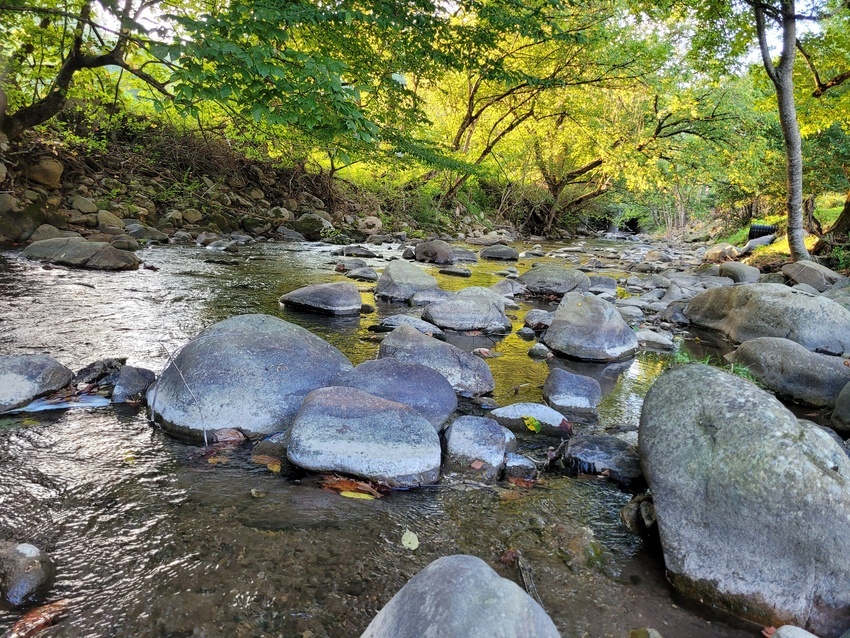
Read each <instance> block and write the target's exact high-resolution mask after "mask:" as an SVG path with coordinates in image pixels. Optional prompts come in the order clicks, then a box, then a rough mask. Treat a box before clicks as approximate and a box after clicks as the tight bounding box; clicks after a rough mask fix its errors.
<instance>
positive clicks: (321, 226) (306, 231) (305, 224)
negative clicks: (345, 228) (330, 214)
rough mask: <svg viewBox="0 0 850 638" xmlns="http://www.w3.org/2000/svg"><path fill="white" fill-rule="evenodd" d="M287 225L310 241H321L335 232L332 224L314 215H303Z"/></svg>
mask: <svg viewBox="0 0 850 638" xmlns="http://www.w3.org/2000/svg"><path fill="white" fill-rule="evenodd" d="M286 225H287V226H288V227H289V228H291V229H292V230H294V231H295V232H296V233H300V234H301V235H303V236H304V237H306V238H307V239H308V240H310V241H321V240H322V239H324V237H325V236H326V235H327V234H328V233H332V232H333V231H334V226H333V224H332V223H330V222H329V221H328V220H327V219H325V218H324V217H321V216H319V215H316V214H314V213H306V214H304V215H301V217H299V218H298V219H296V220H295V221H292V222H287V223H286Z"/></svg>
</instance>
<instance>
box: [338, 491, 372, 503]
mask: <svg viewBox="0 0 850 638" xmlns="http://www.w3.org/2000/svg"><path fill="white" fill-rule="evenodd" d="M339 495H340V496H345V497H346V498H362V499H365V500H368V501H372V500H375V497H374V496H372V495H371V494H364V493H363V492H347V491H346V492H340V493H339Z"/></svg>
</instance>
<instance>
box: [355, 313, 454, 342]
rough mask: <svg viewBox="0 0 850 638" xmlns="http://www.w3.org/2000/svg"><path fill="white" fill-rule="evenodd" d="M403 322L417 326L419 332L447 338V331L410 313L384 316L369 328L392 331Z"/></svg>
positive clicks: (374, 330)
mask: <svg viewBox="0 0 850 638" xmlns="http://www.w3.org/2000/svg"><path fill="white" fill-rule="evenodd" d="M402 324H406V325H408V326H410V327H412V328H416V329H417V330H418V331H419V332H421V333H422V334H424V335H428V336H429V337H434V338H435V339H439V340H440V341H445V340H446V333H445V332H443V331H442V330H440V329H439V328H438V327H437V326H435V325H434V324H433V323H428V322H427V321H423V320H422V319H419V318H417V317H411V316H410V315H390V316H389V317H384V318H383V319H381V321H380V322H378V323H377V324H374V325H371V326H369V330H370V331H371V332H392V331H393V330H395V329H396V328H398V327H399V326H400V325H402Z"/></svg>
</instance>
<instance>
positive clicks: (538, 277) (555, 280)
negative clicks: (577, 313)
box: [519, 264, 590, 297]
mask: <svg viewBox="0 0 850 638" xmlns="http://www.w3.org/2000/svg"><path fill="white" fill-rule="evenodd" d="M519 280H520V281H521V282H522V283H523V284H525V285H526V287H527V288H528V292H530V293H531V294H533V295H555V296H557V297H561V296H563V295H565V294H567V293H568V292H573V291H576V292H587V291H588V290H590V278H588V276H587V275H585V274H584V273H583V272H582V271H580V270H577V269H575V268H564V267H562V266H556V265H554V264H543V265H540V266H537V267H536V268H532V269H531V270H529V271H528V272H526V273H523V274H522V275H520V277H519Z"/></svg>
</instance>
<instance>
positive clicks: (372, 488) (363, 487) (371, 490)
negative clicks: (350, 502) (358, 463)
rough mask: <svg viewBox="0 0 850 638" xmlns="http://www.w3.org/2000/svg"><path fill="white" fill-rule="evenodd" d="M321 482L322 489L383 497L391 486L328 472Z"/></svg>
mask: <svg viewBox="0 0 850 638" xmlns="http://www.w3.org/2000/svg"><path fill="white" fill-rule="evenodd" d="M319 482H320V484H321V486H322V489H324V490H328V491H331V492H339V493H342V492H358V493H361V494H369V495H371V496H372V497H374V498H381V497H382V496H384V495H385V494H389V492H390V490H389V488H388V487H387V486H385V485H380V484H372V483H369V482H368V481H358V480H356V479H352V478H346V477H343V476H337V475H336V474H326V475H324V476H322V478H321V479H320V480H319Z"/></svg>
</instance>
